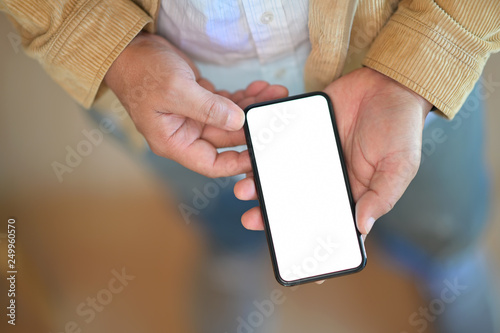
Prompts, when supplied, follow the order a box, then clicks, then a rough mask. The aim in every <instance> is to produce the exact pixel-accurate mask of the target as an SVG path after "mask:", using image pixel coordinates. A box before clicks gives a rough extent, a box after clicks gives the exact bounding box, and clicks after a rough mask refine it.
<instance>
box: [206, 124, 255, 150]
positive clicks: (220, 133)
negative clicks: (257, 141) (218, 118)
mask: <svg viewBox="0 0 500 333" xmlns="http://www.w3.org/2000/svg"><path fill="white" fill-rule="evenodd" d="M201 139H204V140H207V141H208V142H210V143H211V144H212V145H214V147H216V148H224V147H234V146H240V145H244V144H246V140H245V132H244V131H243V129H240V130H239V131H226V130H223V129H220V128H217V127H213V126H205V128H204V129H203V133H202V134H201Z"/></svg>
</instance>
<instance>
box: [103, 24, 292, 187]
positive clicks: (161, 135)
mask: <svg viewBox="0 0 500 333" xmlns="http://www.w3.org/2000/svg"><path fill="white" fill-rule="evenodd" d="M105 83H106V84H107V85H108V86H109V87H110V88H111V90H113V92H114V93H115V94H116V95H117V97H118V98H119V99H120V101H121V103H122V104H123V105H124V106H125V108H126V109H127V111H128V112H129V114H130V116H131V118H132V120H133V122H134V123H135V125H136V127H137V129H138V130H139V132H141V133H142V134H143V135H144V137H145V138H146V140H147V142H148V144H149V146H150V148H151V150H152V151H153V152H155V153H156V154H157V155H160V156H163V157H167V158H170V159H172V160H175V161H177V162H179V163H180V164H182V165H184V166H185V167H187V168H189V169H191V170H193V171H196V172H198V173H200V174H203V175H205V176H209V177H222V176H232V175H236V174H240V173H243V172H247V171H249V170H250V169H251V166H250V160H249V158H248V153H247V152H246V151H245V152H243V153H238V152H235V151H225V152H223V153H218V152H217V149H216V148H221V147H231V146H237V145H242V144H245V138H244V133H243V130H242V129H241V128H242V126H243V122H244V113H243V111H242V109H241V107H240V106H238V105H237V104H236V103H235V102H233V101H232V100H231V98H232V99H238V100H236V102H243V104H245V103H249V102H253V101H264V100H267V99H274V98H281V97H285V96H286V95H287V94H288V92H287V90H286V88H284V87H282V86H270V85H269V84H267V83H265V82H261V81H259V82H256V83H254V84H252V85H250V86H249V87H248V88H247V89H246V90H245V91H239V92H237V93H234V94H229V93H228V92H225V91H220V92H216V91H215V89H214V87H213V85H212V84H211V83H210V82H208V81H207V80H205V79H203V78H200V75H199V73H198V71H197V69H196V67H195V66H194V64H193V63H192V62H191V61H190V60H189V58H188V57H187V56H186V55H184V54H183V53H182V52H181V51H180V50H178V49H176V48H175V47H174V46H173V45H171V44H170V43H169V42H167V41H166V40H165V39H163V38H162V37H159V36H156V35H151V34H148V33H140V34H139V35H137V37H135V38H134V40H133V41H132V42H131V43H130V44H129V45H128V46H127V47H126V48H125V50H124V51H123V52H122V53H121V54H120V56H119V57H118V58H117V59H116V60H115V61H114V63H113V65H112V66H111V68H110V69H109V71H108V73H107V74H106V76H105Z"/></svg>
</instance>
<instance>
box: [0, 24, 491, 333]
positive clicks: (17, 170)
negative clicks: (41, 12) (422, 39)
mask: <svg viewBox="0 0 500 333" xmlns="http://www.w3.org/2000/svg"><path fill="white" fill-rule="evenodd" d="M13 31H14V30H13V28H12V27H11V25H10V24H9V23H8V21H7V19H6V18H5V17H4V16H3V15H2V16H0V87H1V90H0V154H1V160H2V164H1V167H0V170H1V172H0V181H1V187H0V200H1V201H0V202H1V206H0V218H1V221H0V244H1V251H0V254H1V255H2V258H4V257H5V246H4V245H5V238H1V237H2V233H5V232H6V220H7V218H8V217H15V218H16V219H17V226H18V238H17V241H18V248H17V249H18V257H17V258H18V270H19V274H18V287H19V292H18V295H17V300H18V304H19V307H18V314H19V315H18V325H17V326H16V327H15V329H13V328H12V327H10V326H9V327H7V328H8V329H9V330H7V331H6V332H28V331H35V330H36V331H42V332H66V331H67V332H70V331H72V330H68V329H67V327H66V326H67V325H69V327H71V325H72V324H71V321H75V322H76V324H77V325H79V327H80V328H81V329H82V331H83V332H109V331H123V332H139V331H140V332H165V331H167V332H190V331H192V329H193V327H192V325H191V324H192V323H191V319H192V318H190V310H189V309H190V306H191V300H192V297H193V296H192V292H193V290H194V288H193V284H194V283H195V281H197V280H196V274H197V269H198V268H199V267H200V262H201V261H202V260H203V253H204V244H203V242H202V238H201V237H200V236H199V235H198V234H197V232H196V230H195V229H194V228H193V227H192V226H190V225H185V224H184V223H183V222H182V219H180V218H179V216H178V215H177V213H176V209H175V205H174V204H173V203H172V200H170V199H169V198H168V194H167V193H166V192H165V191H164V188H163V187H162V186H161V183H159V181H158V179H156V178H155V176H154V175H152V174H151V173H150V172H149V171H148V170H147V168H146V167H145V166H144V165H142V164H141V162H140V161H137V160H134V159H133V158H131V157H130V156H129V155H128V154H127V153H126V152H125V151H124V150H123V149H122V148H121V147H120V145H118V144H117V142H115V140H113V138H112V137H111V136H110V135H108V136H105V137H104V140H103V142H102V143H101V144H99V145H97V146H93V147H92V152H91V153H89V155H88V156H86V157H83V158H82V161H81V163H80V164H79V165H78V166H77V167H75V168H74V170H73V171H72V172H71V173H65V174H64V175H63V181H62V182H59V181H58V179H57V177H56V175H55V173H54V172H53V169H52V163H53V162H54V161H58V162H61V163H63V162H64V159H65V157H66V154H67V150H66V149H67V146H69V147H71V148H73V149H76V147H77V146H78V144H79V143H80V142H81V141H82V140H83V139H85V137H84V136H83V134H82V131H83V130H87V131H88V130H92V129H94V128H95V127H96V125H95V124H94V123H92V122H91V121H89V119H88V118H87V117H85V116H84V114H83V112H82V111H81V110H80V109H79V108H78V107H77V106H76V105H75V103H74V102H73V101H72V100H71V99H70V98H69V97H68V96H67V95H66V94H65V93H64V92H63V91H62V90H61V89H60V88H59V87H58V86H57V85H56V84H55V83H54V82H52V81H51V79H50V78H49V77H48V76H47V75H46V74H45V73H44V72H43V70H42V69H41V68H40V66H39V65H38V64H37V63H36V62H35V61H33V60H31V59H29V58H28V57H26V56H25V55H24V54H23V53H22V51H21V50H20V49H19V46H17V45H16V41H17V39H16V37H15V35H13V34H12V32H13ZM485 73H491V75H492V77H493V79H494V81H496V82H498V81H500V56H496V57H493V58H492V59H491V61H490V62H489V64H488V67H487V69H486V71H485ZM487 75H489V74H487ZM487 103H488V106H489V108H488V114H487V117H488V127H489V131H488V156H489V159H490V165H491V170H492V172H493V174H494V178H493V179H494V181H495V187H494V188H495V192H496V195H495V197H494V198H495V199H494V200H495V203H494V204H493V205H492V207H494V208H493V209H494V211H493V212H492V222H493V223H492V224H491V227H490V228H489V230H488V232H487V233H486V235H485V247H486V248H487V249H488V252H489V254H490V257H491V259H492V263H493V264H494V265H495V267H496V269H497V271H498V267H499V266H500V265H499V264H500V256H499V255H498V253H500V246H499V243H498V241H497V239H496V237H495V235H498V234H499V231H500V228H499V226H500V199H499V198H500V195H499V194H500V150H499V149H498V147H497V144H498V142H500V131H499V130H498V129H499V127H500V110H498V109H499V106H500V94H499V93H495V94H494V96H493V97H491V98H490V99H488V100H487ZM235 223H239V221H235ZM367 246H368V255H369V264H368V266H367V268H366V269H365V270H364V271H363V272H362V273H361V274H356V275H351V276H347V277H342V278H338V279H333V280H330V281H327V282H326V283H325V284H323V285H321V286H318V285H304V286H301V287H299V288H298V289H296V290H292V289H285V288H282V287H279V286H278V285H277V284H275V287H276V288H278V289H280V290H283V291H284V293H285V297H286V298H285V302H284V303H283V305H280V306H279V307H277V308H276V309H275V311H274V313H273V316H277V317H278V318H279V322H280V323H281V324H280V327H281V329H280V332H303V331H308V332H332V331H334V332H339V333H343V332H395V333H397V332H404V331H407V332H409V333H410V332H415V328H414V327H412V326H410V324H409V322H408V319H409V316H410V315H411V314H412V313H413V312H415V311H417V310H418V309H419V307H421V306H427V304H425V302H424V301H423V300H422V299H420V297H419V296H418V293H417V291H416V288H415V286H414V283H413V281H412V279H411V277H410V276H405V275H400V274H395V272H394V271H392V270H390V269H389V268H388V267H387V266H386V265H384V264H383V262H382V260H381V258H380V256H379V255H378V254H377V251H376V249H374V248H373V246H372V244H370V238H368V240H367ZM1 260H2V264H0V269H1V273H0V274H2V275H1V276H3V274H4V272H5V267H4V265H5V264H4V263H3V261H4V259H1ZM269 264H270V263H269ZM123 268H124V269H125V271H126V273H127V274H128V275H130V276H134V277H135V278H134V279H133V280H130V281H129V282H128V285H127V286H126V287H124V289H123V290H122V291H121V292H119V293H116V294H114V295H113V299H112V300H111V301H109V304H107V305H106V306H105V307H104V310H102V312H96V316H95V318H93V319H92V320H89V323H86V322H85V321H84V320H82V319H83V318H84V317H81V316H78V315H77V314H76V312H75V311H76V309H77V308H78V306H79V305H80V303H81V302H86V300H87V297H96V296H98V295H99V293H101V296H102V295H104V294H103V292H101V291H102V290H105V289H107V288H109V287H108V283H109V281H110V280H111V279H112V278H113V276H114V275H113V274H114V273H113V270H116V271H118V272H121V270H122V269H123ZM115 273H116V272H115ZM269 278H270V280H272V279H273V277H272V276H271V274H269ZM4 281H5V279H4V278H2V279H1V280H0V294H1V296H0V300H1V302H2V303H1V304H0V305H1V306H0V309H5V304H6V303H4V302H5V300H6V297H5V292H4V290H6V283H5V282H4ZM271 283H273V282H271ZM104 293H105V292H104ZM2 311H4V310H2ZM0 318H3V319H2V320H1V322H0V328H1V331H2V332H4V331H5V330H4V328H5V327H6V323H5V320H4V319H5V315H4V314H2V315H1V317H0ZM235 321H236V318H235ZM68 323H69V324H68ZM427 332H430V330H427Z"/></svg>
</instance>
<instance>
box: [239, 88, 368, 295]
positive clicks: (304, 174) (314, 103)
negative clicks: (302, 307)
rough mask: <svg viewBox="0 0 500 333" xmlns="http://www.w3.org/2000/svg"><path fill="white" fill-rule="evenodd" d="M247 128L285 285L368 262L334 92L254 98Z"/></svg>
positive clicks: (279, 276)
mask: <svg viewBox="0 0 500 333" xmlns="http://www.w3.org/2000/svg"><path fill="white" fill-rule="evenodd" d="M245 113H246V123H245V134H246V138H247V145H248V150H249V153H250V158H251V161H252V167H253V171H254V177H255V184H256V188H257V193H258V197H259V203H260V207H261V211H262V216H263V219H264V224H265V229H266V234H267V239H268V244H269V250H270V253H271V258H272V261H273V266H274V272H275V276H276V279H277V280H278V282H279V283H281V284H282V285H285V286H291V285H296V284H300V283H304V282H312V281H319V280H323V279H325V278H329V277H333V276H338V275H341V274H347V273H353V272H357V271H359V270H361V269H362V268H363V267H364V266H365V264H366V255H365V251H364V246H363V241H362V239H361V234H360V233H359V231H358V230H357V228H356V223H355V218H354V201H353V198H352V195H351V192H350V186H349V181H348V176H347V172H346V169H345V166H344V162H343V156H342V149H341V145H340V140H339V137H338V133H337V129H336V125H335V118H334V116H333V113H332V106H331V103H330V100H329V98H328V96H327V95H325V94H323V93H311V94H305V95H299V96H293V97H289V98H285V99H281V100H277V101H271V102H265V103H260V104H254V105H251V106H249V107H248V108H247V109H246V110H245Z"/></svg>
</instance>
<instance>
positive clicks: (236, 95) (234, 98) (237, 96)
mask: <svg viewBox="0 0 500 333" xmlns="http://www.w3.org/2000/svg"><path fill="white" fill-rule="evenodd" d="M243 98H245V90H243V89H240V90H237V91H235V92H234V93H233V94H232V95H231V97H230V98H229V99H230V100H232V101H233V102H235V103H236V104H238V102H239V101H241V100H242V99H243Z"/></svg>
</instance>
